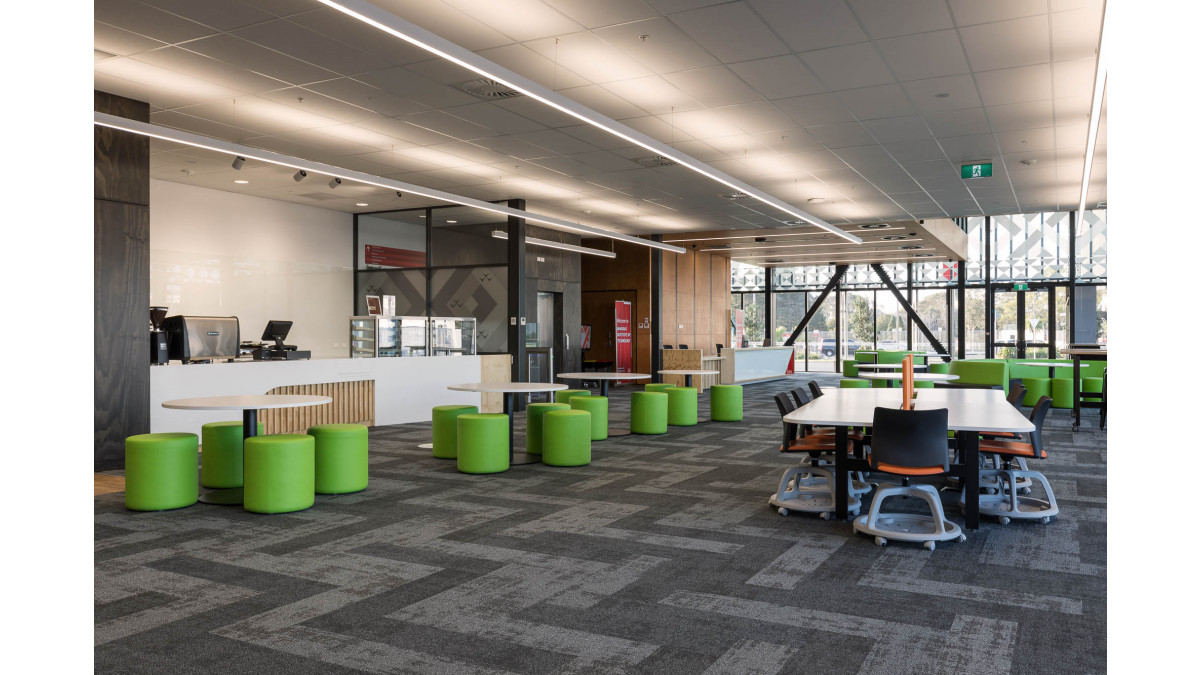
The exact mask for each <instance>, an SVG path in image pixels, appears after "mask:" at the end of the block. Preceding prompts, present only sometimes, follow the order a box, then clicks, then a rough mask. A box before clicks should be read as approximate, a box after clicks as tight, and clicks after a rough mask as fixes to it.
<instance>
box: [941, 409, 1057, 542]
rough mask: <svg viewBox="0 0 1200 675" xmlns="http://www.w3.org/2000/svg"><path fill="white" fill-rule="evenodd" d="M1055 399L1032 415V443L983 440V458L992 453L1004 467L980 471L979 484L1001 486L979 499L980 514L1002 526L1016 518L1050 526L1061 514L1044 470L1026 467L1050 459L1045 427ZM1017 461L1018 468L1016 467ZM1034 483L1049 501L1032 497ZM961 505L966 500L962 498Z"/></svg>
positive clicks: (1030, 439) (981, 445)
mask: <svg viewBox="0 0 1200 675" xmlns="http://www.w3.org/2000/svg"><path fill="white" fill-rule="evenodd" d="M1052 403H1053V400H1052V399H1051V398H1050V397H1049V396H1043V397H1041V398H1039V399H1038V401H1037V403H1035V404H1034V406H1033V410H1031V411H1030V412H1029V421H1030V422H1033V431H1031V432H1029V441H1028V442H1023V441H1003V440H996V441H993V440H980V441H979V455H980V457H983V456H984V453H988V454H989V455H992V456H994V457H996V458H998V459H999V461H1000V462H1001V464H1002V465H1001V467H1000V468H997V469H985V470H982V471H980V472H979V483H980V485H984V484H985V483H990V484H995V485H997V491H996V494H988V495H980V496H979V513H980V514H981V515H989V516H995V517H996V518H999V519H1000V523H1001V524H1004V525H1006V524H1008V522H1009V520H1010V519H1012V518H1017V519H1024V520H1039V521H1041V522H1042V523H1049V522H1050V517H1051V516H1056V515H1058V502H1057V501H1056V500H1055V499H1054V490H1052V489H1050V482H1049V481H1047V480H1046V477H1045V476H1044V475H1042V473H1041V472H1040V471H1030V470H1029V468H1028V467H1027V466H1026V465H1025V460H1026V459H1046V449H1045V446H1044V445H1043V444H1042V424H1043V423H1044V422H1045V421H1046V414H1047V413H1049V412H1050V406H1051V405H1052ZM1014 462H1015V463H1016V465H1017V466H1016V467H1015V468H1014V467H1013V464H1014ZM1033 483H1038V484H1040V485H1041V486H1042V490H1043V492H1045V496H1046V498H1045V499H1041V498H1038V497H1033V496H1030V494H1031V493H1032V490H1031V489H1030V488H1029V487H1028V486H1031V485H1032V484H1033ZM959 504H960V505H964V506H965V504H966V500H965V498H964V499H960V500H959Z"/></svg>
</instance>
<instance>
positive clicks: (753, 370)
mask: <svg viewBox="0 0 1200 675" xmlns="http://www.w3.org/2000/svg"><path fill="white" fill-rule="evenodd" d="M721 356H723V357H725V358H724V360H723V361H721V384H749V383H751V382H766V381H768V380H778V379H779V378H781V377H786V376H787V369H788V363H789V362H790V361H791V357H792V347H746V348H738V349H734V348H730V349H723V350H721Z"/></svg>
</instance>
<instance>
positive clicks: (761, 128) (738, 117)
mask: <svg viewBox="0 0 1200 675" xmlns="http://www.w3.org/2000/svg"><path fill="white" fill-rule="evenodd" d="M712 110H713V112H715V113H717V114H718V115H720V116H721V117H722V118H723V119H725V120H727V121H729V122H730V123H732V124H734V125H736V126H737V127H738V128H739V129H741V130H742V131H745V132H747V133H751V134H755V133H761V132H766V131H793V130H795V131H799V128H798V127H797V126H796V123H795V122H793V121H792V119H791V118H790V117H788V116H787V115H785V114H783V113H782V112H780V111H779V109H778V108H776V107H775V106H773V105H771V104H770V103H767V102H765V101H759V102H757V103H743V104H740V105H731V106H725V107H723V108H713V109H712Z"/></svg>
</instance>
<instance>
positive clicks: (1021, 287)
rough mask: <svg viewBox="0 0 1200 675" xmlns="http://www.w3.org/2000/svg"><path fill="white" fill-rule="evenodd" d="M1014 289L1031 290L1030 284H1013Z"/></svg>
mask: <svg viewBox="0 0 1200 675" xmlns="http://www.w3.org/2000/svg"><path fill="white" fill-rule="evenodd" d="M1013 290H1014V291H1027V290H1029V284H1013Z"/></svg>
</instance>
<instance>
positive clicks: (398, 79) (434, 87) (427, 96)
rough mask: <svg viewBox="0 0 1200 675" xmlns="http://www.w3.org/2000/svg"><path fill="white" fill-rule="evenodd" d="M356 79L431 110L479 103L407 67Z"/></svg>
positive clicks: (369, 74)
mask: <svg viewBox="0 0 1200 675" xmlns="http://www.w3.org/2000/svg"><path fill="white" fill-rule="evenodd" d="M354 79H356V80H359V81H362V82H366V83H367V84H369V85H372V86H375V87H378V88H380V89H382V90H384V91H386V92H388V93H391V94H395V95H396V96H403V97H405V98H408V99H411V100H413V101H416V102H417V103H420V104H421V105H423V106H426V107H429V108H443V107H449V106H456V105H464V104H467V103H477V102H478V101H479V99H477V98H475V97H474V96H471V95H470V94H468V93H467V92H465V91H463V90H461V89H457V88H455V87H452V86H448V85H446V84H442V83H441V82H436V81H434V80H431V79H429V78H427V77H424V76H422V75H419V74H417V73H415V72H413V71H412V70H410V69H409V68H407V67H396V68H387V69H385V70H379V71H376V72H373V73H366V74H364V75H359V76H358V77H356V78H354ZM464 79H468V78H464Z"/></svg>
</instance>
